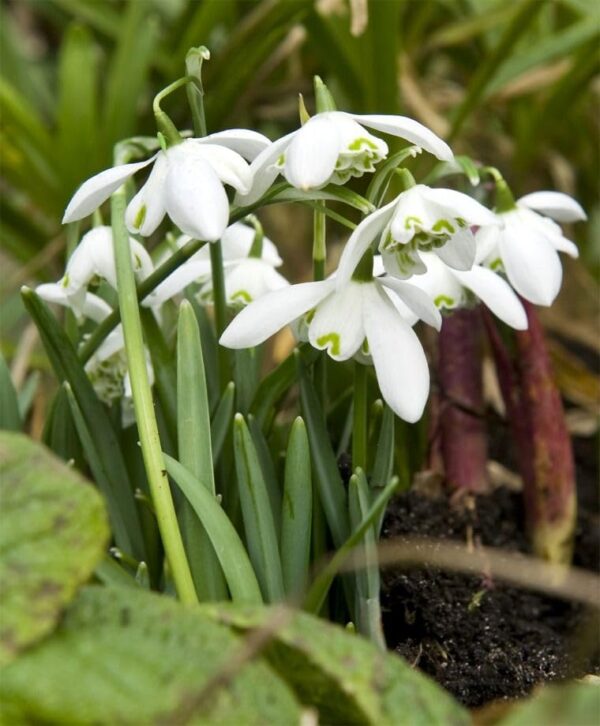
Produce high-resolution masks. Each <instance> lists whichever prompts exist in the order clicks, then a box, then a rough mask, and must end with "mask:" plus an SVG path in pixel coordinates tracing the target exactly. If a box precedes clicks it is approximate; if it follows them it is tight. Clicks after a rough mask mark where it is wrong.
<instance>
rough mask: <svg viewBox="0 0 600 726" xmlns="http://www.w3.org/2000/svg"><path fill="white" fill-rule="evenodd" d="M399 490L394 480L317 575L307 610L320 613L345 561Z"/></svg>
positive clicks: (308, 595)
mask: <svg viewBox="0 0 600 726" xmlns="http://www.w3.org/2000/svg"><path fill="white" fill-rule="evenodd" d="M397 488H398V479H397V478H394V479H392V481H391V482H390V483H389V484H388V485H387V486H386V488H385V489H384V490H383V491H382V492H381V494H380V495H379V496H378V497H377V499H376V500H375V501H374V502H373V504H372V505H371V506H370V508H369V509H368V511H367V513H366V515H365V516H364V518H363V519H362V520H361V522H360V524H359V526H358V527H357V528H356V529H355V530H354V531H353V532H352V534H351V535H350V536H349V537H348V539H347V540H346V541H345V542H344V543H343V544H342V546H341V547H339V548H338V550H337V551H336V553H335V555H334V556H333V557H332V558H331V560H329V562H328V563H327V565H326V566H325V567H324V568H323V569H322V570H321V572H320V573H319V574H318V575H317V577H316V578H315V580H314V582H313V584H312V585H311V587H310V589H309V591H308V593H307V595H306V598H305V599H304V605H303V607H304V609H305V610H308V611H309V612H312V613H318V612H319V611H320V609H321V606H322V605H323V603H324V601H325V598H326V597H327V593H328V591H329V588H330V587H331V583H332V582H333V580H334V578H335V576H336V575H337V574H338V572H339V571H340V569H341V567H342V565H343V564H344V561H345V560H346V558H347V557H348V555H349V554H350V553H351V552H352V551H353V550H354V548H355V547H356V545H357V544H358V543H359V542H360V541H361V540H362V538H363V537H364V536H365V533H366V532H367V531H368V530H369V529H370V528H372V527H373V524H374V522H375V521H376V520H377V518H378V517H379V515H380V514H381V512H382V511H383V510H384V509H385V507H386V504H387V502H388V500H389V498H390V497H391V496H392V494H393V493H394V492H395V491H396V489H397Z"/></svg>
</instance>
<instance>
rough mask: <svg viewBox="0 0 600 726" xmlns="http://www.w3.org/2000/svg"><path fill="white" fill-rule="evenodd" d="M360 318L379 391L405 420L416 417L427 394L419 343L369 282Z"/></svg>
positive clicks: (413, 333)
mask: <svg viewBox="0 0 600 726" xmlns="http://www.w3.org/2000/svg"><path fill="white" fill-rule="evenodd" d="M368 298H369V299H368V300H367V299H365V304H364V308H363V320H364V325H365V332H366V334H367V341H368V344H369V352H370V354H371V357H372V359H373V365H374V366H375V375H376V376H377V382H378V383H379V388H380V389H381V394H382V396H383V398H384V400H385V402H386V403H387V404H388V406H389V407H390V408H391V409H392V410H393V411H394V412H395V413H396V414H397V415H398V416H400V418H403V419H404V420H405V421H410V422H414V421H418V420H419V419H420V418H421V416H422V414H423V409H424V408H425V404H426V403H427V396H428V394H429V368H428V366H427V359H426V358H425V353H424V351H423V347H422V346H421V343H420V341H419V338H418V337H417V335H416V333H415V332H414V330H413V329H412V328H411V327H410V325H408V324H407V323H406V322H405V321H404V320H403V319H402V317H401V316H400V315H399V314H398V312H397V310H396V309H395V308H394V306H393V305H392V303H391V301H390V300H389V299H388V298H387V297H386V296H385V294H384V293H383V291H381V290H379V289H377V287H376V286H375V285H372V286H370V291H369V293H368Z"/></svg>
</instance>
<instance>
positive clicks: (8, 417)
mask: <svg viewBox="0 0 600 726" xmlns="http://www.w3.org/2000/svg"><path fill="white" fill-rule="evenodd" d="M21 426H22V421H21V413H20V411H19V399H18V397H17V392H16V390H15V386H14V384H13V382H12V378H11V375H10V371H9V370H8V366H7V365H6V361H5V360H4V356H3V355H1V354H0V429H4V430H6V431H20V430H21Z"/></svg>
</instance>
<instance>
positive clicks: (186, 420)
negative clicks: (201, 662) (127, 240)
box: [177, 300, 227, 600]
mask: <svg viewBox="0 0 600 726" xmlns="http://www.w3.org/2000/svg"><path fill="white" fill-rule="evenodd" d="M177 441H178V451H179V461H180V463H181V465H182V466H184V467H185V468H186V469H187V470H188V471H189V472H190V473H191V474H192V475H193V476H194V478H195V479H197V480H198V481H199V482H201V483H202V484H203V485H204V486H205V487H206V489H207V490H208V492H209V493H210V494H211V495H212V496H213V497H214V496H215V480H214V471H213V456H212V447H211V430H210V412H209V407H208V394H207V391H206V379H205V376H204V361H203V358H202V345H201V344H200V331H199V329H198V323H197V321H196V316H195V314H194V310H193V308H192V306H191V305H190V303H189V302H187V301H185V300H184V301H183V302H182V303H181V306H180V308H179V320H178V323H177ZM181 533H182V536H183V541H184V543H185V546H186V550H187V554H188V560H189V563H190V568H191V570H192V576H193V578H194V584H195V586H196V592H197V593H198V597H199V599H200V600H225V599H226V598H227V590H226V588H225V582H224V580H223V575H222V572H221V567H220V565H219V562H218V560H217V557H216V554H215V551H214V549H213V547H212V545H211V543H210V540H209V538H208V535H207V533H206V531H205V529H204V527H203V526H202V523H201V522H200V520H199V519H198V517H197V516H196V514H195V513H194V510H193V508H192V506H191V504H190V503H189V502H184V506H183V508H182V510H181Z"/></svg>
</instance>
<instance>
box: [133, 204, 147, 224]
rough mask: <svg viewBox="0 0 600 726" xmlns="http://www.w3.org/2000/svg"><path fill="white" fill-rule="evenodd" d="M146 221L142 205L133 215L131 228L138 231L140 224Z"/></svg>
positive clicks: (144, 209)
mask: <svg viewBox="0 0 600 726" xmlns="http://www.w3.org/2000/svg"><path fill="white" fill-rule="evenodd" d="M145 219H146V205H145V204H142V206H141V207H140V208H139V209H138V213H137V214H136V215H135V219H134V220H133V226H134V227H135V228H136V229H139V228H140V227H141V226H142V224H144V220H145Z"/></svg>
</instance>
